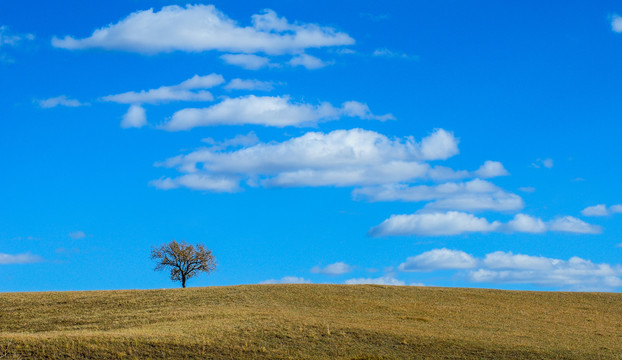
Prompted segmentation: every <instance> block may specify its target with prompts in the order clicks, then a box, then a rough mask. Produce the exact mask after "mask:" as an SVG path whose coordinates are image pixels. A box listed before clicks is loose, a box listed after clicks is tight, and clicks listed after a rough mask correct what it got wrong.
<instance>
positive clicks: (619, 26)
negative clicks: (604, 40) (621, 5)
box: [611, 15, 622, 33]
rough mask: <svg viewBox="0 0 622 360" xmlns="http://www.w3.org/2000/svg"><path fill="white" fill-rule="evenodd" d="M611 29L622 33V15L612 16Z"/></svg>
mask: <svg viewBox="0 0 622 360" xmlns="http://www.w3.org/2000/svg"><path fill="white" fill-rule="evenodd" d="M611 30H612V31H613V32H617V33H622V17H620V16H619V15H613V16H612V17H611Z"/></svg>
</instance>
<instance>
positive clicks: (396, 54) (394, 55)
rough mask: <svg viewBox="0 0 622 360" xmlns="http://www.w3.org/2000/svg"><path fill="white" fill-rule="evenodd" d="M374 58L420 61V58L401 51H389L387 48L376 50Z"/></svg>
mask: <svg viewBox="0 0 622 360" xmlns="http://www.w3.org/2000/svg"><path fill="white" fill-rule="evenodd" d="M373 56H375V57H383V58H390V59H404V60H419V57H418V56H414V55H408V54H406V53H403V52H400V51H394V50H389V49H387V48H378V49H376V50H374V52H373Z"/></svg>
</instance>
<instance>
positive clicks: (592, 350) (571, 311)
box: [0, 285, 622, 359]
mask: <svg viewBox="0 0 622 360" xmlns="http://www.w3.org/2000/svg"><path fill="white" fill-rule="evenodd" d="M0 358H3V359H19V358H21V359H58V358H71V359H117V358H119V359H135V358H136V359H149V358H151V359H195V358H196V359H242V358H243V359H299V358H306V359H622V294H605V293H556V292H555V293H553V292H515V291H497V290H478V289H447V288H424V287H389V286H372V285H362V286H345V285H251V286H234V287H212V288H187V289H174V290H148V291H94V292H48V293H5V294H0Z"/></svg>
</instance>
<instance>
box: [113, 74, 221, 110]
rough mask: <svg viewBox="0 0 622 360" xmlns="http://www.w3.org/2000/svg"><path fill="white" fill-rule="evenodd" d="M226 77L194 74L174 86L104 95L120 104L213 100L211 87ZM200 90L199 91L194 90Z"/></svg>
mask: <svg viewBox="0 0 622 360" xmlns="http://www.w3.org/2000/svg"><path fill="white" fill-rule="evenodd" d="M224 81H225V79H224V78H223V77H222V75H218V74H210V75H206V76H199V75H194V76H193V77H192V78H190V79H188V80H186V81H184V82H182V83H180V84H177V85H173V86H161V87H159V88H157V89H150V90H142V91H140V92H135V91H129V92H125V93H122V94H116V95H108V96H104V97H102V100H103V101H110V102H116V103H120V104H158V103H163V102H170V101H212V100H214V97H213V96H212V94H211V93H210V92H208V91H204V90H199V89H209V88H212V87H214V86H218V85H220V84H222V83H223V82H224ZM193 90H199V91H193Z"/></svg>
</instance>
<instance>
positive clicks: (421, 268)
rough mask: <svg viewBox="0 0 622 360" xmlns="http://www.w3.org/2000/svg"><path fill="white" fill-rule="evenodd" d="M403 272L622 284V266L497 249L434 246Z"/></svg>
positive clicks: (591, 286)
mask: <svg viewBox="0 0 622 360" xmlns="http://www.w3.org/2000/svg"><path fill="white" fill-rule="evenodd" d="M398 269H399V270H400V271H403V272H430V271H437V270H459V271H462V275H463V276H465V277H466V279H467V280H469V281H471V282H477V283H496V284H534V285H539V286H555V287H563V288H566V289H569V290H580V291H589V290H608V291H609V290H614V289H616V288H619V287H621V286H622V278H621V276H622V267H621V266H619V265H618V266H611V265H609V264H595V263H592V262H591V261H589V260H585V259H582V258H580V257H576V256H574V257H571V258H570V259H569V260H560V259H553V258H547V257H543V256H530V255H523V254H514V253H512V252H511V251H510V252H503V251H496V252H492V253H489V254H486V255H485V257H484V258H477V257H475V256H473V255H471V254H467V253H465V252H463V251H459V250H450V249H447V248H442V249H434V250H430V251H426V252H423V253H421V254H419V255H416V256H412V257H409V258H407V259H406V261H405V262H404V263H402V264H400V266H399V267H398Z"/></svg>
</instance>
